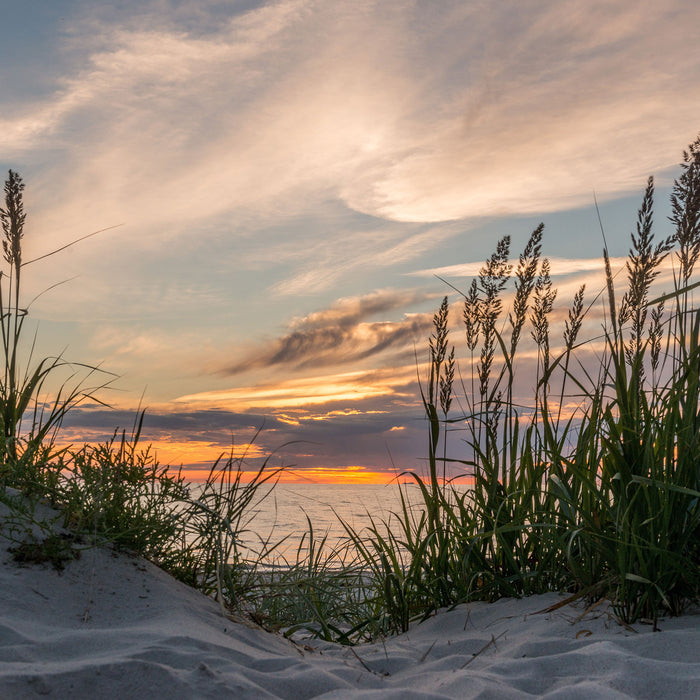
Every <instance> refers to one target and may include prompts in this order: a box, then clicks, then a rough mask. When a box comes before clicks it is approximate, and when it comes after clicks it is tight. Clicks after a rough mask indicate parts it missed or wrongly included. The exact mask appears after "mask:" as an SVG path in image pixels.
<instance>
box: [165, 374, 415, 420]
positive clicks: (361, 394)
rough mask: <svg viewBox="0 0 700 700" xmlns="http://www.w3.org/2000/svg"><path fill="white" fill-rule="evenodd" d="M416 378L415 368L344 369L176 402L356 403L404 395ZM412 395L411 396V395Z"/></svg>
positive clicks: (238, 405) (234, 405)
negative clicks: (345, 370)
mask: <svg viewBox="0 0 700 700" xmlns="http://www.w3.org/2000/svg"><path fill="white" fill-rule="evenodd" d="M414 377H415V368H411V369H410V371H409V370H408V368H399V369H398V370H393V369H392V370H376V371H357V372H345V373H342V374H335V375H326V376H317V377H305V378H302V379H289V380H287V381H282V382H278V383H275V384H262V385H258V386H252V387H239V388H235V389H226V390H222V391H206V392H202V393H199V394H188V395H187V396H181V397H179V398H177V399H175V403H176V404H195V405H197V406H200V407H201V406H202V405H207V406H219V407H225V408H226V409H228V410H235V411H244V410H248V409H253V408H256V409H261V408H267V409H276V408H279V409H292V408H299V407H302V406H314V405H321V404H326V403H331V402H355V401H361V400H364V399H371V398H376V397H379V396H404V395H405V394H403V393H402V392H401V388H402V387H404V386H406V385H407V384H408V383H410V382H411V381H412V380H413V378H414ZM411 398H413V396H412V395H411Z"/></svg>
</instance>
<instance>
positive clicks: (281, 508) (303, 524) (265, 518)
mask: <svg viewBox="0 0 700 700" xmlns="http://www.w3.org/2000/svg"><path fill="white" fill-rule="evenodd" d="M405 492H406V493H408V498H409V501H410V502H411V503H412V507H413V508H416V509H417V508H419V507H420V505H419V501H420V492H419V490H418V488H417V487H415V486H412V485H409V486H407V487H406V490H405ZM400 509H401V499H400V496H399V487H398V486H397V485H396V484H387V485H384V484H359V485H358V484H277V485H276V486H275V487H274V488H273V489H272V490H271V491H270V493H269V495H268V496H267V497H266V498H265V499H264V500H262V501H261V502H260V503H257V504H255V505H254V506H253V507H252V508H251V511H250V515H251V516H253V517H252V520H251V521H250V523H249V525H248V529H249V532H248V533H247V534H246V535H245V536H244V538H243V539H244V541H246V542H252V541H254V539H255V538H258V537H259V538H263V539H266V538H268V537H269V539H270V541H272V542H279V541H280V540H282V539H284V540H285V542H284V544H283V545H282V546H281V547H279V548H278V549H277V550H276V552H277V553H278V554H282V555H284V556H285V557H286V558H287V559H288V560H291V561H293V560H294V558H295V556H296V551H297V548H298V546H299V544H300V542H301V539H302V536H303V535H304V533H307V532H308V530H309V524H308V521H307V517H308V520H309V521H310V522H311V525H312V527H313V530H314V539H316V540H317V541H318V540H320V539H321V538H323V537H326V548H327V549H331V548H333V547H336V546H338V545H339V544H342V542H344V541H346V540H347V533H346V531H345V529H344V528H343V526H342V524H341V519H342V520H343V521H344V522H346V523H348V524H349V525H350V526H352V527H353V528H354V529H355V530H356V531H361V530H362V529H363V528H366V527H367V526H368V525H369V524H370V516H371V517H372V518H374V520H375V522H377V523H379V522H380V521H382V520H386V519H388V518H389V517H390V513H391V512H392V511H393V512H398V511H400ZM307 542H308V540H307Z"/></svg>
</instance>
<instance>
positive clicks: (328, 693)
mask: <svg viewBox="0 0 700 700" xmlns="http://www.w3.org/2000/svg"><path fill="white" fill-rule="evenodd" d="M6 512H7V511H6V509H5V507H4V506H0V517H2V515H3V513H6ZM5 532H6V528H5ZM8 545H9V543H8V541H7V540H6V538H5V537H2V538H0V577H1V578H0V698H18V699H20V698H34V697H37V696H40V695H48V696H50V697H53V698H119V699H120V700H126V699H128V698H167V699H168V700H175V699H176V698H210V697H211V698H256V699H257V698H324V699H326V700H328V699H330V698H338V699H341V698H342V699H345V698H396V699H399V698H400V699H401V700H411V699H413V698H416V699H418V698H421V699H427V698H477V697H478V698H499V699H500V698H523V697H548V698H567V699H571V698H625V697H633V698H661V697H665V698H698V697H700V617H698V616H694V615H688V616H685V617H683V618H678V619H669V620H662V621H661V623H660V628H661V630H662V631H660V632H653V631H652V629H651V627H650V626H648V625H636V626H635V628H634V629H635V631H630V630H628V629H625V628H624V627H621V626H620V625H618V624H617V623H616V622H615V621H614V620H613V619H612V616H611V615H610V613H609V611H608V610H606V609H605V606H603V605H601V606H599V607H598V608H596V609H595V610H594V611H590V612H588V613H587V614H586V615H584V616H583V617H582V618H581V619H579V617H580V616H581V614H582V612H583V610H582V608H580V607H571V606H564V607H562V608H561V609H559V610H556V611H554V612H549V613H538V611H540V610H542V609H544V608H547V607H548V606H551V605H552V604H554V603H556V602H557V601H559V600H561V597H559V596H557V595H555V594H550V595H544V596H535V597H532V598H526V599H524V600H503V601H500V602H498V603H495V604H493V605H487V604H482V603H477V604H472V605H468V606H461V607H459V608H457V609H456V610H453V611H451V612H445V613H441V614H439V615H437V616H435V617H433V618H431V619H430V620H428V621H427V622H425V623H423V624H421V625H416V626H415V627H414V628H413V629H412V630H411V631H410V632H409V633H407V634H404V635H401V636H399V637H394V638H389V639H387V640H386V641H385V642H383V643H382V642H379V643H375V644H371V645H363V646H358V647H355V648H354V649H348V648H345V647H341V646H336V645H331V644H325V643H319V642H315V641H314V642H309V647H308V648H303V647H301V646H298V645H294V644H292V643H291V642H289V641H287V640H285V639H283V638H280V637H279V636H275V635H272V634H269V633H266V632H264V631H262V630H259V629H254V628H251V627H248V626H245V625H243V624H241V623H237V622H233V621H231V620H229V619H227V618H226V617H224V616H222V614H221V611H220V609H219V607H218V606H217V605H216V603H214V602H213V601H212V600H210V599H208V598H206V597H204V596H202V595H201V594H199V593H198V592H196V591H194V590H191V589H189V588H187V587H186V586H184V585H182V584H180V583H179V582H177V581H175V580H174V579H172V578H171V577H169V576H168V575H167V574H165V573H164V572H162V571H160V570H159V569H157V568H156V567H154V566H152V565H151V564H149V563H147V562H144V561H142V560H140V559H135V558H131V557H128V556H124V555H119V556H115V555H114V554H113V553H111V552H110V551H109V550H107V549H92V550H88V551H86V552H84V553H83V555H82V557H81V558H80V559H79V560H77V561H73V562H71V563H70V564H69V565H68V566H67V568H66V569H65V571H64V572H63V573H58V572H56V571H55V570H53V568H51V567H49V566H44V565H34V566H31V567H19V566H18V565H17V564H16V563H14V562H13V561H11V558H10V555H9V554H8V552H7V547H8Z"/></svg>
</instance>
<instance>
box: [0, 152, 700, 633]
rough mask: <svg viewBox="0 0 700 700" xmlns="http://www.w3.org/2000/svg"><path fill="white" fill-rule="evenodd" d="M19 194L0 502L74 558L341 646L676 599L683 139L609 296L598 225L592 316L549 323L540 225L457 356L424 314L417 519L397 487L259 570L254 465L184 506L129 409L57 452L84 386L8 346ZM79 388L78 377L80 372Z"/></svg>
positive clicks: (573, 313)
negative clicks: (539, 603)
mask: <svg viewBox="0 0 700 700" xmlns="http://www.w3.org/2000/svg"><path fill="white" fill-rule="evenodd" d="M22 190H23V183H22V181H21V179H20V178H19V176H18V175H17V174H16V173H13V172H12V171H10V175H9V178H8V180H7V182H6V185H5V206H4V208H2V209H1V210H0V217H1V219H2V226H3V233H4V240H3V251H4V260H5V263H6V265H7V269H6V270H5V271H3V272H2V276H1V277H0V307H1V309H2V324H1V326H2V338H3V352H4V360H5V370H4V374H3V380H2V386H1V387H0V420H2V442H1V443H0V458H1V463H0V478H1V479H2V486H4V487H5V489H7V488H8V487H10V488H17V489H20V490H21V491H22V492H23V493H24V494H25V495H26V496H28V497H29V498H30V499H31V498H33V499H38V498H48V499H49V500H50V501H51V502H52V503H53V504H55V505H58V506H59V507H60V509H61V512H62V517H63V525H64V526H65V527H67V528H70V529H72V530H73V531H75V532H80V533H82V534H83V535H84V536H85V537H87V538H88V540H87V541H88V542H89V543H90V544H89V545H88V546H92V545H93V544H95V543H110V544H111V545H112V546H115V547H120V548H124V549H128V550H130V551H133V552H135V553H136V554H139V555H141V556H145V557H147V558H149V559H151V560H152V561H154V562H155V563H156V564H158V565H159V566H161V567H163V568H164V569H166V570H167V571H169V572H170V573H172V574H173V575H175V576H176V577H178V578H179V579H181V580H182V581H184V582H186V583H188V584H189V585H191V586H194V587H196V588H198V589H200V590H202V591H203V592H204V593H206V594H207V595H211V596H214V597H215V598H216V599H217V600H219V602H220V604H221V606H222V609H224V611H229V612H230V611H237V612H238V613H239V614H244V615H246V616H247V617H249V618H250V619H252V620H254V621H256V622H257V623H259V624H261V625H263V626H265V627H267V628H270V629H285V630H286V631H287V633H288V634H290V635H291V634H294V633H296V632H304V633H307V634H313V635H315V636H318V637H321V638H323V639H326V640H329V641H339V642H342V643H354V642H357V641H364V640H367V639H373V638H376V637H377V636H381V635H386V634H391V633H394V632H402V631H405V630H407V629H408V627H409V626H410V624H412V623H413V622H415V621H417V620H421V619H425V618H426V617H428V616H429V615H431V614H433V613H434V612H435V611H436V610H438V609H440V608H444V607H449V606H453V605H456V604H459V603H464V602H469V601H473V600H487V601H494V600H497V599H499V598H501V597H504V596H523V595H529V594H535V593H543V592H548V591H565V592H569V593H570V594H572V595H578V596H581V597H586V598H589V599H591V600H592V601H595V600H598V599H600V598H608V599H609V600H610V601H611V602H612V605H613V608H614V610H615V613H616V614H617V616H618V617H619V619H620V621H622V622H624V623H631V622H635V621H637V620H640V619H645V620H651V621H653V622H654V624H655V623H656V621H657V620H658V618H659V616H661V615H664V614H671V615H678V614H681V613H682V612H683V611H684V610H685V609H686V607H687V606H688V605H689V604H691V603H693V602H697V600H698V598H699V597H700V313H699V312H698V310H697V309H696V308H695V306H694V298H693V291H694V289H696V288H697V287H698V285H700V283H698V282H694V281H693V278H694V272H695V267H696V264H697V262H698V259H699V258H700V139H699V140H698V141H696V142H695V143H693V144H692V145H691V146H690V147H689V149H688V151H687V152H686V153H684V157H683V163H682V165H681V174H680V176H679V177H678V179H677V180H676V181H675V183H674V186H673V190H672V195H671V208H672V216H671V219H670V222H671V224H672V226H673V232H672V234H671V235H669V236H666V237H663V238H661V239H657V238H655V235H654V233H653V210H654V181H653V179H652V178H650V179H649V181H648V184H647V187H646V190H645V193H644V195H643V199H642V203H641V206H640V209H639V213H638V218H637V222H636V226H635V230H634V233H633V234H632V236H631V245H630V252H629V255H628V258H627V263H626V268H625V270H624V272H625V274H626V280H625V281H624V282H622V283H621V281H620V280H619V279H618V278H616V277H615V276H614V275H613V271H612V267H611V261H610V257H609V254H608V250H607V244H606V242H605V232H604V230H602V231H601V248H602V261H601V266H602V268H603V269H604V286H603V288H602V289H600V290H595V291H594V292H593V293H592V294H590V293H589V297H590V298H587V290H586V289H585V287H583V286H581V287H580V288H579V289H578V290H577V291H576V292H575V294H574V295H573V297H572V299H571V301H570V305H569V309H568V310H566V315H565V317H564V316H562V314H561V313H557V307H556V306H555V303H556V301H557V298H558V292H557V290H556V289H555V287H554V285H553V283H552V279H551V275H552V269H551V267H550V263H549V261H548V260H547V259H546V258H544V257H543V255H542V241H543V236H544V226H543V225H540V226H538V227H537V228H536V229H535V230H534V231H533V232H532V234H531V236H530V237H529V240H528V242H527V244H526V246H525V248H524V250H523V252H522V253H521V254H520V255H519V256H518V259H517V261H515V262H513V263H512V262H511V261H510V256H511V242H510V239H509V238H508V237H504V238H502V239H501V240H500V241H499V242H498V244H497V247H496V250H495V252H494V253H493V255H492V256H491V257H490V258H489V259H488V260H487V261H485V263H484V265H483V267H482V269H481V271H480V274H479V276H478V277H477V278H476V279H474V280H473V281H472V283H471V285H470V286H469V287H468V288H467V289H466V290H456V291H457V292H458V293H459V294H460V295H461V301H460V302H459V311H460V313H459V315H460V322H461V324H462V326H463V328H462V331H461V332H463V333H464V336H462V337H463V340H462V341H460V343H459V344H458V343H454V342H453V341H452V337H454V334H455V326H454V325H453V324H452V322H451V316H454V310H455V306H456V305H454V304H453V305H450V303H449V300H448V298H447V297H445V299H444V300H443V302H442V304H441V305H440V308H439V309H438V310H437V312H436V313H435V316H434V320H433V333H432V335H431V337H430V338H429V343H428V353H429V358H428V359H429V361H428V363H427V367H428V370H427V373H425V376H422V377H421V383H420V384H421V398H422V403H423V408H424V412H425V417H426V424H427V469H426V471H425V473H418V472H417V471H407V472H405V473H404V475H403V476H404V477H406V478H408V479H410V481H411V482H412V484H415V485H417V487H418V490H419V493H420V506H421V507H419V508H416V507H415V503H413V502H411V500H410V499H409V495H408V491H407V488H406V487H405V486H402V485H401V484H397V486H396V488H397V489H399V492H400V502H401V508H400V509H399V510H398V511H397V512H395V513H392V514H391V515H390V516H389V517H388V518H387V519H385V520H381V519H374V518H372V519H371V521H370V523H371V524H370V526H369V528H367V529H366V530H365V531H357V530H356V529H354V528H353V527H351V526H350V525H349V524H347V523H344V527H345V529H346V532H347V540H346V541H345V543H344V544H343V545H340V546H338V547H336V548H333V549H331V548H329V547H328V546H327V543H326V541H325V539H324V536H323V535H322V534H321V535H319V534H318V533H317V532H316V531H315V529H314V526H313V523H312V522H311V521H308V522H307V533H306V535H305V536H304V538H303V539H302V544H300V546H299V548H298V549H297V551H296V556H295V559H294V560H292V561H288V560H287V559H284V558H282V557H281V556H280V555H279V554H278V552H279V546H280V542H275V541H272V540H270V539H269V538H268V539H261V538H257V539H256V538H255V537H253V536H252V533H254V528H252V527H251V522H250V518H251V517H252V515H253V513H254V510H255V506H256V505H257V504H258V503H259V501H260V499H261V498H264V497H265V496H266V495H267V494H269V492H270V489H273V488H274V484H275V481H276V478H277V477H278V475H279V469H278V468H272V467H271V466H270V464H271V463H270V461H269V460H268V461H265V463H264V464H263V465H262V466H261V467H259V468H258V469H257V470H255V475H254V478H253V480H252V481H250V482H248V481H246V482H244V481H243V478H242V475H243V473H244V471H245V468H246V455H245V454H243V455H237V454H236V453H235V452H234V451H233V450H232V451H231V453H230V454H228V455H223V456H222V458H221V459H220V460H219V461H217V462H216V463H215V464H214V465H213V466H212V468H211V470H210V472H209V474H208V476H207V478H206V480H205V482H204V483H203V484H200V485H197V486H196V487H195V485H193V484H190V483H188V482H186V480H185V479H184V478H183V476H182V474H181V473H180V471H179V470H176V469H172V468H170V467H168V466H161V465H160V464H158V462H157V460H156V459H155V458H154V456H153V455H152V454H151V452H150V450H149V449H148V447H145V448H142V447H141V445H140V438H141V427H142V421H143V414H142V413H141V414H140V415H139V416H138V417H137V419H136V421H135V424H134V427H133V429H132V430H131V432H130V433H129V434H127V432H126V431H121V432H120V431H115V433H114V435H113V437H112V439H111V440H108V441H107V442H105V443H104V444H101V445H85V446H83V447H80V448H60V449H59V448H58V447H57V446H56V445H57V444H58V443H57V441H56V436H57V434H58V432H59V431H60V426H61V422H62V420H63V418H64V417H65V415H66V414H67V413H68V412H69V411H70V410H71V409H72V408H73V407H74V406H75V405H77V404H78V403H79V402H80V401H83V400H85V399H86V398H89V399H91V400H96V388H95V387H86V384H85V383H84V380H83V381H81V382H79V383H77V384H70V385H68V384H63V385H61V388H60V389H59V390H58V391H57V392H56V393H55V396H54V398H53V399H52V400H50V401H47V400H46V399H45V398H44V397H43V391H44V387H45V383H46V382H47V381H48V378H49V377H51V378H53V376H54V374H56V373H58V372H59V371H61V370H62V369H64V368H65V367H66V366H68V363H66V362H65V360H64V359H63V358H62V357H60V356H59V357H58V358H53V359H52V358H49V359H45V360H41V361H39V362H36V363H33V361H32V353H31V341H30V342H29V343H28V344H27V342H26V339H25V335H26V328H25V320H26V318H27V314H28V308H25V307H24V306H23V304H22V299H21V285H20V280H21V272H22V271H23V267H24V265H25V264H27V263H25V262H23V260H22V237H23V227H24V221H25V213H24V209H23V203H22ZM659 280H665V281H666V282H668V281H669V280H670V282H669V285H670V288H669V289H660V288H659ZM557 319H560V321H561V326H559V325H558V324H559V321H557ZM555 332H556V333H555ZM460 335H461V333H460ZM460 346H463V348H464V358H463V359H460V353H461V352H462V351H461V350H460V349H459V348H460ZM27 347H29V348H30V351H29V353H28V354H27V357H26V358H25V360H24V363H23V355H22V352H23V350H24V351H25V354H26V348H27ZM417 364H419V363H417ZM85 369H86V376H87V377H88V380H89V379H91V378H92V377H93V375H94V374H95V373H96V372H97V371H98V370H97V368H92V367H87V368H85ZM522 373H525V375H526V376H527V377H528V378H529V385H530V386H531V388H532V393H531V396H530V397H529V399H528V400H523V398H522V391H523V386H526V385H527V383H526V384H523V381H522V376H523V374H522ZM100 386H102V384H100ZM97 388H99V387H97ZM456 474H460V475H462V476H464V477H466V480H467V484H468V488H464V486H460V485H458V484H459V483H460V482H457V481H455V480H454V477H455V475H456ZM461 483H463V482H461ZM5 489H3V490H5ZM7 493H9V492H7ZM7 493H6V495H5V496H4V497H3V498H4V499H5V500H6V501H7V502H8V503H10V502H12V503H15V505H16V502H15V501H14V500H13V499H12V498H11V497H10V496H8V495H7ZM16 507H19V506H16ZM49 544H53V545H55V544H56V543H55V542H52V543H49ZM58 544H62V547H63V549H61V556H62V557H69V555H68V554H66V552H65V551H64V550H65V548H66V545H65V543H58ZM70 546H71V547H72V546H74V545H72V544H71V545H70ZM75 546H78V545H75ZM42 547H43V548H44V550H45V549H46V547H47V544H46V542H45V541H40V540H36V539H35V540H33V541H29V540H28V541H27V546H26V547H24V548H22V549H21V551H22V556H26V557H29V558H31V556H32V551H34V552H35V553H36V555H37V556H41V551H43V550H42V549H41V548H42ZM32 548H33V549H32ZM66 560H67V559H66Z"/></svg>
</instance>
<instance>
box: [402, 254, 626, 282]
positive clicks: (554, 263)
mask: <svg viewBox="0 0 700 700" xmlns="http://www.w3.org/2000/svg"><path fill="white" fill-rule="evenodd" d="M546 257H547V258H548V260H549V262H550V263H551V270H550V274H551V275H552V277H554V276H557V275H572V274H578V273H584V272H601V271H602V270H603V265H604V263H603V256H602V255H601V256H600V257H598V258H559V257H556V256H546ZM626 260H627V258H623V257H611V258H610V265H611V267H613V268H615V269H619V268H621V267H624V265H625V262H626ZM516 263H517V260H516ZM483 267H484V262H467V263H460V264H457V265H446V266H444V267H433V268H430V269H428V270H416V271H415V272H409V273H408V274H409V275H412V276H414V277H434V276H438V277H478V276H479V273H480V272H481V269H482V268H483Z"/></svg>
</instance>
